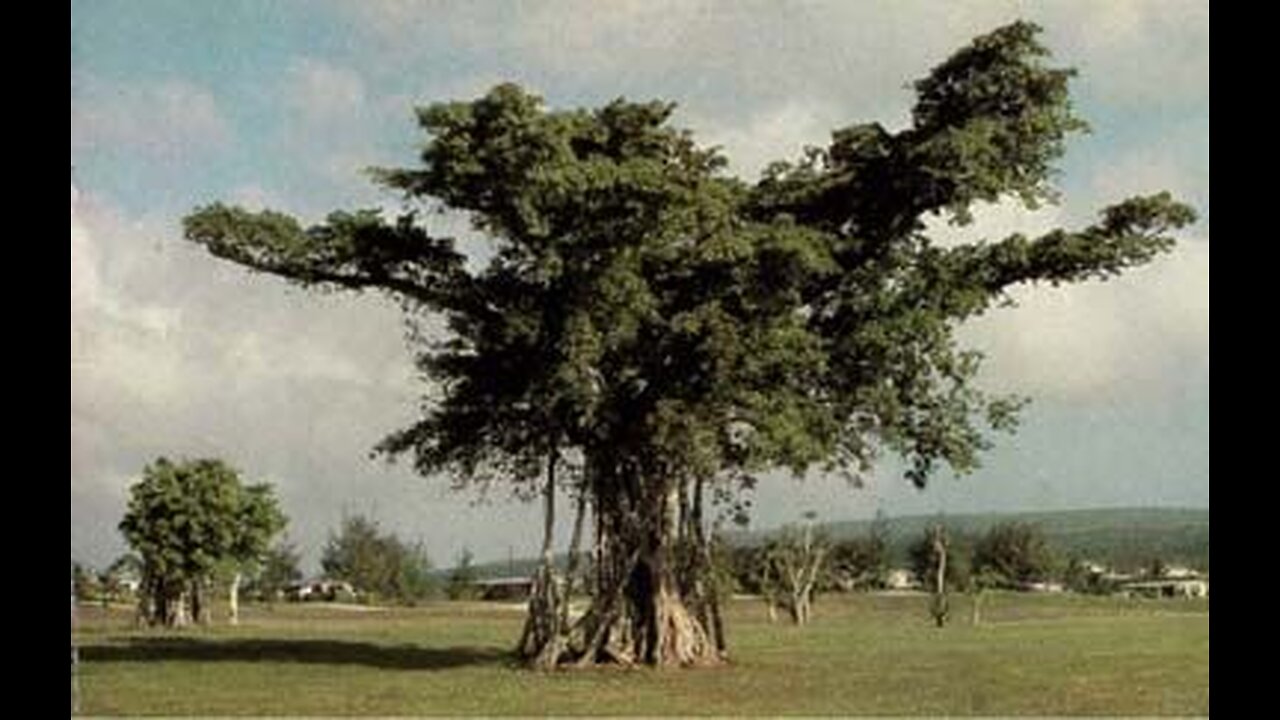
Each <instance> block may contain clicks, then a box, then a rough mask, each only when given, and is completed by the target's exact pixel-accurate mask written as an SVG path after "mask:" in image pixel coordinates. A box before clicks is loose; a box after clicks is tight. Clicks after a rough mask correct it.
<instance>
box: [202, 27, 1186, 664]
mask: <svg viewBox="0 0 1280 720" xmlns="http://www.w3.org/2000/svg"><path fill="white" fill-rule="evenodd" d="M1038 33H1039V28H1038V27H1036V26H1035V25H1033V24H1030V23H1026V22H1016V23H1012V24H1010V25H1007V26H1005V27H1001V28H998V29H996V30H995V31H993V32H991V33H989V34H987V35H984V36H982V37H979V38H977V39H975V40H974V41H973V42H972V43H971V44H970V45H968V46H967V47H965V48H962V49H960V50H959V51H957V52H956V53H955V54H953V55H952V56H951V57H950V58H949V59H947V60H946V61H945V62H943V63H942V64H940V65H939V66H938V67H937V68H935V69H934V70H933V71H932V72H931V73H929V74H928V75H927V76H926V77H924V78H921V79H919V80H918V81H916V82H915V83H914V84H913V87H914V89H915V92H916V104H915V106H914V108H913V111H912V122H911V124H910V126H908V127H906V128H903V129H902V130H899V131H897V132H891V131H889V130H887V129H885V128H884V127H883V126H881V125H880V124H877V123H862V124H854V125H850V126H848V127H845V128H841V129H837V130H836V131H834V132H833V133H832V139H831V142H830V143H829V144H828V145H827V146H826V147H820V148H812V149H810V150H808V151H807V152H806V153H805V155H804V157H802V158H800V159H798V160H797V161H795V162H778V163H774V164H773V165H771V166H770V167H769V169H768V170H767V171H766V172H765V173H764V175H763V177H761V178H759V179H758V180H756V181H746V180H743V179H739V178H734V177H729V176H728V175H727V174H726V173H725V172H724V168H725V167H726V164H727V163H726V160H725V158H724V157H722V156H721V155H720V154H719V152H718V150H717V149H715V148H707V147H702V146H699V145H698V143H697V142H695V140H694V138H693V136H692V134H691V133H690V132H689V131H687V130H684V129H681V128H678V127H674V126H673V125H672V124H671V118H672V116H673V112H674V108H675V106H674V105H673V104H671V103H668V102H662V101H654V102H631V101H627V100H625V99H618V100H615V101H613V102H610V103H608V104H607V105H604V106H603V107H599V108H594V109H573V110H550V109H547V108H546V107H545V106H544V104H543V102H542V99H541V98H539V97H538V96H536V95H534V94H532V93H529V92H527V91H525V90H524V89H522V88H520V87H518V86H515V85H512V84H502V85H498V86H497V87H494V88H493V89H492V90H490V91H489V92H488V93H486V94H485V95H484V96H483V97H480V98H477V99H475V100H472V101H464V102H447V103H436V104H432V105H429V106H427V107H424V108H420V109H419V110H418V124H419V126H420V127H421V129H422V130H423V131H424V133H425V135H426V138H425V142H424V144H423V146H422V150H421V152H420V155H419V162H418V163H417V164H416V165H415V166H412V167H406V168H385V169H379V170H377V171H375V173H374V175H375V178H376V179H377V181H378V182H379V183H381V184H382V185H384V186H385V187H387V188H388V189H390V190H392V191H395V192H398V193H401V194H402V195H403V196H404V198H405V199H406V200H407V201H410V202H415V203H420V204H421V205H423V206H425V207H427V208H430V209H433V210H441V211H445V212H452V213H457V214H461V215H465V216H466V217H468V218H469V219H470V221H471V223H472V225H473V226H474V227H475V228H476V229H477V230H479V231H480V232H482V233H483V234H485V235H486V236H488V237H489V238H490V239H491V240H492V241H493V242H492V247H493V249H494V253H493V255H492V257H491V258H490V259H489V261H488V262H487V264H484V265H483V266H482V267H471V266H469V265H468V263H467V258H466V257H465V256H464V255H463V254H462V253H460V252H459V251H458V250H457V248H456V246H455V243H454V241H453V239H451V238H447V237H439V236H436V235H433V234H432V233H431V232H429V230H428V229H427V227H426V223H425V222H423V219H422V218H420V217H419V216H418V214H417V213H416V212H407V213H404V214H401V215H399V216H397V217H394V218H384V217H383V216H382V215H381V213H380V212H378V211H373V210H356V211H338V212H334V213H332V214H330V215H329V217H328V218H327V220H326V221H325V222H324V223H321V224H319V225H316V226H313V227H304V226H303V225H302V224H300V223H299V222H297V221H296V220H294V219H293V218H291V217H288V216H286V215H283V214H280V213H278V212H274V211H263V212H258V213H254V212H248V211H245V210H243V209H240V208H233V207H227V206H224V205H221V204H217V203H215V204H212V205H209V206H206V207H203V208H198V209H197V210H196V211H195V212H193V213H192V214H191V215H190V216H188V217H187V218H186V219H185V221H184V232H185V235H186V237H187V239H188V240H190V241H192V242H194V243H197V244H199V245H201V246H204V247H205V248H207V249H208V250H209V251H210V252H211V253H213V254H214V255H217V256H219V257H223V258H226V259H228V260H231V261H233V262H237V263H239V264H241V265H244V266H246V267H249V268H251V269H254V270H257V271H261V272H266V273H271V274H274V275H279V276H282V277H284V278H286V279H288V280H291V281H293V282H295V283H298V284H301V285H303V286H307V287H322V288H339V289H352V290H363V289H375V290H379V291H383V292H386V293H388V294H390V295H392V296H394V297H396V298H397V299H399V300H400V301H401V302H402V303H403V305H404V307H405V310H406V314H407V316H408V318H409V321H410V323H412V324H415V329H416V330H417V331H418V333H417V336H416V337H417V339H418V340H419V341H420V342H418V343H417V344H416V348H417V350H418V355H417V365H418V368H419V369H420V371H421V374H422V376H423V377H424V379H425V380H426V382H427V384H428V386H429V390H428V391H427V393H426V397H425V398H424V401H423V403H422V407H423V416H422V417H421V418H420V419H419V420H418V421H417V422H416V423H414V424H413V425H412V426H410V427H408V428H404V429H401V430H399V431H397V432H394V433H392V434H391V435H390V436H388V437H387V438H385V439H384V440H383V441H382V442H381V443H380V444H379V445H378V448H377V449H378V451H379V452H381V453H383V454H385V455H387V456H389V457H400V456H409V457H411V458H412V460H413V463H414V467H415V469H416V470H418V471H419V472H420V473H422V474H423V475H432V474H436V473H448V474H449V475H450V476H451V477H453V478H455V482H456V484H457V485H458V486H461V487H477V488H479V489H481V490H482V491H483V490H484V489H487V488H488V487H490V485H491V484H493V483H494V482H495V481H499V482H502V483H503V484H506V485H508V486H510V487H512V488H513V489H514V491H515V492H516V493H517V494H519V495H522V496H525V497H529V496H533V495H535V494H536V492H537V490H538V485H539V482H540V479H541V477H542V475H541V471H542V469H543V468H546V467H550V466H552V465H553V464H554V462H553V461H556V460H558V459H562V458H564V459H566V462H565V463H562V464H563V465H566V466H567V465H573V466H575V467H573V468H569V467H566V468H565V469H566V470H570V471H571V472H573V471H578V472H580V473H581V474H580V478H581V482H582V490H583V492H586V493H588V494H589V500H590V502H591V505H592V509H593V512H594V514H595V516H596V517H597V519H598V523H597V525H598V527H600V528H601V529H605V530H607V532H605V533H601V534H599V535H598V536H597V538H596V542H597V543H598V544H600V543H614V544H616V545H617V546H616V547H609V548H605V547H599V548H597V549H598V550H600V551H601V552H600V555H601V556H608V557H610V558H614V559H615V560H616V561H617V562H619V563H622V562H625V560H626V558H630V557H632V556H635V557H636V558H637V562H640V563H642V564H643V565H645V566H646V568H647V572H649V573H651V574H652V573H666V572H671V571H672V570H671V569H672V568H675V567H677V566H678V561H677V560H678V559H677V558H675V557H673V556H672V555H673V554H674V553H675V552H676V551H675V550H674V548H676V547H677V544H676V543H674V542H670V541H669V540H670V538H659V542H658V543H657V546H656V547H658V548H660V554H662V555H664V557H654V556H653V552H652V550H653V549H654V547H655V546H654V545H653V541H652V539H653V538H654V537H655V534H657V535H659V536H660V535H661V534H662V533H664V532H672V531H673V530H672V529H673V528H675V527H677V523H676V522H673V521H671V518H668V517H665V516H664V513H667V512H668V510H669V508H671V507H673V506H672V504H671V503H669V499H670V498H671V497H672V496H673V492H678V489H679V488H680V487H681V486H682V484H684V483H687V482H688V481H690V480H693V479H698V480H700V481H706V482H707V483H708V484H709V486H710V487H711V491H712V492H713V493H719V494H724V495H734V494H736V493H737V492H738V491H739V490H741V489H742V488H745V487H750V486H752V484H753V483H754V477H755V476H756V475H757V474H759V473H761V472H763V471H766V470H770V469H775V468H785V469H788V470H791V471H792V472H793V473H795V474H797V475H801V474H803V473H804V472H806V471H808V470H810V469H815V468H818V469H823V470H828V471H839V472H841V473H845V474H849V475H851V476H854V477H855V479H856V478H857V477H859V476H860V475H861V474H863V473H865V472H867V471H868V470H869V469H870V468H871V467H872V466H873V464H874V463H875V461H876V460H877V459H878V458H879V456H880V455H881V454H882V453H884V452H886V451H887V452H891V453H894V454H897V455H898V456H900V457H901V458H902V459H903V460H904V461H905V464H906V468H907V470H906V476H907V478H908V479H909V480H910V481H911V482H913V483H914V484H915V485H916V486H919V487H923V486H924V485H925V484H926V483H927V481H928V479H929V478H930V477H931V476H932V475H933V474H934V473H935V471H937V469H938V468H939V467H941V466H944V465H945V466H948V467H950V468H951V469H953V470H954V471H956V472H957V473H964V472H969V471H972V470H973V469H974V468H976V467H977V466H978V460H979V454H980V453H981V452H982V451H983V450H984V449H986V448H987V447H989V444H990V440H989V439H988V431H992V430H995V431H1002V430H1011V429H1013V427H1014V426H1015V424H1016V417H1017V411H1018V409H1019V408H1020V407H1021V406H1022V404H1023V403H1024V400H1023V399H1021V398H1018V397H1002V396H993V395H989V394H987V393H986V392H983V391H982V390H981V389H980V388H978V387H977V386H976V378H977V376H978V372H979V369H980V365H981V360H982V358H981V354H980V353H978V352H976V351H973V350H969V349H965V348H963V347H961V346H960V344H959V342H958V340H957V338H956V330H957V328H958V327H959V326H960V325H961V324H962V323H963V322H965V321H966V320H970V319H972V318H974V317H975V316H978V315H980V314H982V313H984V312H986V311H987V310H988V309H989V308H991V307H992V306H993V305H998V304H1000V303H1001V302H1003V301H1006V300H1008V295H1007V293H1008V291H1009V289H1010V288H1012V287H1015V286H1017V285H1022V284H1030V283H1036V282H1049V283H1054V284H1056V283H1063V282H1076V281H1081V280H1087V279H1093V278H1106V277H1109V276H1112V275H1115V274H1117V273H1119V272H1122V271H1124V270H1125V269H1127V268H1130V267H1133V266H1135V265H1139V264H1142V263H1146V262H1148V261H1150V260H1151V259H1153V258H1154V257H1156V256H1157V255H1159V254H1160V253H1162V252H1166V251H1168V250H1169V248H1170V247H1171V246H1172V244H1173V242H1174V240H1173V238H1172V236H1171V235H1170V234H1169V233H1170V232H1171V231H1173V230H1176V229H1178V228H1181V227H1184V226H1185V225H1187V224H1188V223H1190V222H1192V221H1193V220H1194V219H1195V214H1194V212H1193V211H1192V210H1191V209H1190V208H1188V207H1187V206H1185V205H1183V204H1180V203H1178V202H1176V201H1175V200H1174V199H1173V198H1172V197H1171V196H1170V195H1169V194H1168V193H1157V194H1152V195H1149V196H1145V197H1135V198H1130V199H1127V200H1122V201H1121V202H1119V203H1117V204H1116V205H1113V206H1111V207H1108V208H1104V209H1103V210H1102V211H1101V212H1100V213H1099V219H1098V221H1097V222H1095V223H1094V224H1092V225H1088V226H1086V227H1083V228H1080V229H1074V230H1067V229H1056V230H1052V231H1050V232H1047V233H1045V234H1044V235H1041V236H1040V237H1034V238H1030V237H1026V236H1023V235H1019V234H1015V235H1012V236H1010V237H1007V238H1003V239H995V240H993V241H982V242H976V243H970V244H963V245H958V246H945V247H944V246H941V245H939V244H936V243H935V242H933V240H931V239H930V238H929V237H928V236H927V235H926V234H925V231H926V229H927V225H926V220H927V219H928V218H929V216H932V215H938V214H942V215H945V216H947V217H949V218H950V220H951V221H952V222H955V223H966V222H969V220H970V219H971V212H972V208H973V206H974V204H975V203H979V202H995V201H998V200H1001V199H1003V198H1006V197H1014V198H1018V199H1020V200H1021V201H1022V202H1023V203H1025V204H1026V205H1027V206H1029V207H1034V206H1036V205H1037V204H1038V203H1041V202H1044V201H1048V200H1052V199H1053V198H1054V197H1055V192H1054V189H1053V187H1052V185H1051V183H1050V181H1051V179H1052V176H1053V173H1054V168H1053V163H1054V162H1055V161H1056V160H1057V159H1058V158H1059V157H1060V156H1061V155H1062V153H1063V149H1064V143H1065V140H1066V138H1067V137H1068V136H1069V135H1071V134H1072V133H1075V132H1079V131H1082V130H1084V129H1085V124H1084V122H1083V121H1082V120H1080V119H1079V118H1077V117H1076V116H1075V114H1074V111H1073V109H1072V107H1071V104H1070V101H1069V97H1068V87H1067V86H1068V81H1069V79H1070V78H1071V76H1072V75H1073V74H1074V71H1072V70H1070V69H1066V68H1055V67H1052V66H1050V65H1049V64H1048V56H1049V53H1048V51H1047V49H1046V48H1044V47H1043V46H1042V45H1040V44H1039V42H1038V40H1037V37H1038ZM428 317H433V321H434V320H436V319H442V320H443V321H444V323H443V327H444V328H445V332H444V333H443V334H442V333H440V332H438V331H436V330H435V328H437V327H439V326H438V325H434V324H433V325H432V326H430V327H431V328H432V330H431V331H430V332H429V331H428V330H426V329H425V328H424V326H417V325H416V324H417V323H420V322H422V321H423V319H424V318H428ZM441 335H443V337H442V336H441ZM616 570H617V572H615V573H601V574H600V577H602V578H603V577H611V578H613V580H612V581H613V582H621V581H622V580H621V578H624V577H626V576H628V575H629V574H630V572H631V571H630V569H628V568H625V567H619V568H616ZM659 580H661V581H660V582H650V583H648V584H647V585H645V584H643V583H640V584H632V587H641V586H642V585H643V586H646V587H649V588H658V587H661V586H662V584H663V582H665V581H666V580H667V579H659ZM612 592H613V590H612V589H611V588H604V589H601V591H600V592H599V593H597V598H600V599H601V602H603V598H605V597H608V596H611V594H612ZM652 601H653V598H638V597H628V599H627V602H628V607H629V608H630V611H631V612H634V613H636V614H639V615H643V616H647V617H651V618H652V617H656V614H654V613H650V612H648V611H647V610H645V609H644V608H645V607H648V606H651V605H652ZM599 609H600V610H602V611H603V610H604V608H599ZM649 630H650V632H638V633H634V636H635V637H638V638H647V637H658V636H659V633H658V631H657V629H656V628H650V629H649ZM600 637H603V635H601V636H600ZM641 644H643V640H642V641H641ZM672 645H673V646H679V645H681V643H673V644H672ZM645 656H646V658H650V659H653V660H656V658H653V653H651V652H647V653H646V655H645ZM692 660H694V658H687V657H686V658H679V659H678V661H679V662H686V661H692Z"/></svg>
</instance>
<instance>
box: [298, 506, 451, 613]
mask: <svg viewBox="0 0 1280 720" xmlns="http://www.w3.org/2000/svg"><path fill="white" fill-rule="evenodd" d="M320 566H321V567H322V568H323V569H324V572H325V574H326V575H328V576H329V577H331V578H333V579H335V580H345V581H347V582H349V583H351V584H352V585H353V586H355V588H356V590H357V591H358V592H362V593H365V594H366V596H367V594H373V595H374V596H377V597H382V598H388V599H394V600H395V601H397V602H401V603H405V604H412V603H414V602H417V601H418V600H420V599H421V598H423V597H425V596H426V595H427V594H429V593H430V591H431V581H430V577H429V576H430V570H431V564H430V561H429V560H428V558H427V553H426V550H425V549H424V548H423V547H422V545H421V544H416V545H410V544H407V543H405V542H404V541H402V540H401V539H400V538H398V537H397V536H396V535H395V534H394V533H390V532H388V533H384V532H382V530H381V528H380V527H379V526H378V523H377V522H376V521H375V520H372V519H370V518H367V517H365V516H363V515H349V516H346V517H344V518H343V520H342V527H341V529H340V530H339V531H338V532H337V533H330V535H329V540H328V542H327V543H326V544H325V547H324V552H323V554H322V555H321V558H320Z"/></svg>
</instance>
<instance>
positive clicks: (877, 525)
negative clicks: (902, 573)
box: [827, 513, 889, 590]
mask: <svg viewBox="0 0 1280 720" xmlns="http://www.w3.org/2000/svg"><path fill="white" fill-rule="evenodd" d="M828 566H829V570H830V571H829V572H828V577H829V580H828V583H827V584H828V585H830V586H832V587H837V588H840V589H842V590H864V589H873V588H882V587H884V585H885V579H886V577H887V576H888V573H889V530H888V523H887V522H886V521H885V519H884V516H883V515H881V514H879V513H877V514H876V519H875V521H874V522H872V524H871V528H870V530H869V531H868V533H867V536H866V537H861V538H853V539H849V540H843V541H841V542H837V543H835V544H833V545H832V547H831V559H830V562H829V563H828Z"/></svg>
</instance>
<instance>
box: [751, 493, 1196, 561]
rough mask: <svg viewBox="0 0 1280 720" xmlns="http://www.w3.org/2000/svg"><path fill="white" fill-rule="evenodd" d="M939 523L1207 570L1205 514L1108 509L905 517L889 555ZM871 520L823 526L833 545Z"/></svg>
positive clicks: (903, 551)
mask: <svg viewBox="0 0 1280 720" xmlns="http://www.w3.org/2000/svg"><path fill="white" fill-rule="evenodd" d="M939 519H941V520H942V522H943V524H944V525H946V526H947V527H948V528H949V529H950V530H951V531H952V532H955V533H959V534H963V535H969V536H977V535H981V534H983V533H985V532H986V531H987V529H988V528H990V527H991V526H993V525H995V524H997V523H1002V522H1025V523H1032V524H1035V525H1038V526H1039V527H1040V529H1041V530H1042V531H1044V534H1045V538H1046V539H1047V540H1048V542H1049V544H1050V546H1051V547H1053V549H1054V550H1055V551H1057V552H1058V553H1059V554H1060V555H1061V556H1063V557H1064V558H1065V557H1071V556H1073V555H1074V556H1076V557H1079V558H1081V559H1085V560H1091V561H1094V562H1100V563H1103V564H1106V565H1109V566H1112V567H1116V568H1120V569H1137V568H1140V567H1145V566H1147V565H1149V564H1150V563H1151V561H1152V560H1153V559H1154V558H1160V559H1161V560H1162V561H1164V562H1165V563H1167V564H1178V565H1190V566H1193V567H1197V568H1201V569H1204V570H1208V568H1209V511H1208V510H1195V509H1189V508H1107V509H1096V510H1061V511H1053V512H1020V513H981V514H963V515H941V516H939V515H909V516H903V517H896V518H886V520H885V525H886V527H887V529H888V534H889V547H890V550H889V554H890V558H891V561H892V562H893V563H895V564H902V563H905V562H906V557H907V547H908V546H909V545H910V544H911V543H912V542H913V541H915V540H916V539H917V538H919V537H920V536H921V535H922V534H923V533H924V531H925V528H926V527H927V526H928V525H930V524H932V523H933V522H935V521H937V520H939ZM871 523H872V521H870V520H854V521H845V522H832V523H821V524H819V527H821V528H822V529H824V530H825V531H826V532H827V534H828V535H829V536H830V537H831V538H832V539H834V540H842V539H846V538H855V537H865V536H866V535H868V534H869V532H870V530H871ZM773 532H776V530H763V531H752V532H742V533H734V534H733V535H732V536H731V539H730V542H733V543H735V544H746V545H755V544H759V543H760V542H763V540H764V538H765V537H767V536H768V535H770V534H771V533H773Z"/></svg>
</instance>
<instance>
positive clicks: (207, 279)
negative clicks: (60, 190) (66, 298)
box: [71, 188, 418, 544]
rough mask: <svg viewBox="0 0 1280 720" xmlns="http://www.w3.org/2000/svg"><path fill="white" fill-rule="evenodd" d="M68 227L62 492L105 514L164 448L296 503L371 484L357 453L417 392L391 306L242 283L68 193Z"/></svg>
mask: <svg viewBox="0 0 1280 720" xmlns="http://www.w3.org/2000/svg"><path fill="white" fill-rule="evenodd" d="M71 227H72V238H71V250H72V265H71V277H72V282H71V284H72V288H71V296H72V312H71V336H72V354H71V385H72V403H71V433H72V484H73V489H74V488H80V489H79V490H78V491H77V492H79V493H80V494H81V495H82V496H83V497H86V498H97V500H94V502H99V501H100V500H101V499H102V498H108V499H109V498H115V500H113V501H111V502H106V501H101V502H100V503H99V504H100V505H101V506H102V507H103V508H104V510H103V512H109V511H110V508H111V507H116V506H118V505H119V504H120V502H122V501H121V500H120V498H122V497H123V495H124V493H125V486H126V484H127V481H128V480H129V478H132V477H135V476H136V475H137V473H138V472H139V471H140V470H141V468H142V466H143V465H145V464H146V463H147V462H150V461H151V460H153V459H154V458H155V457H156V456H157V455H160V454H167V455H171V456H184V455H185V456H207V455H216V456H221V457H225V458H226V459H228V460H229V461H231V462H232V463H233V464H235V465H237V466H240V467H241V468H243V469H244V470H245V471H246V472H249V473H250V474H252V475H255V476H256V475H260V474H263V473H268V472H274V473H275V474H276V475H278V476H282V477H288V478H290V479H291V480H290V483H291V488H290V491H291V492H293V493H294V495H293V497H294V498H295V499H298V500H304V499H305V500H309V499H313V496H312V495H310V494H308V492H307V490H306V488H307V487H310V486H309V485H303V486H299V485H298V483H308V482H314V483H317V484H319V486H320V487H322V488H323V487H326V485H325V483H334V485H333V486H332V487H331V489H330V490H325V491H323V492H321V495H324V493H326V492H327V493H329V494H330V496H332V495H337V494H339V488H340V487H341V484H342V483H343V482H350V481H351V480H352V479H355V478H359V477H362V476H369V475H377V474H378V472H377V469H376V466H372V465H370V464H369V463H368V462H367V460H366V459H365V458H366V455H367V453H368V451H369V449H370V448H371V447H372V445H373V444H374V443H375V442H376V441H377V440H378V439H379V438H380V436H381V435H382V434H385V433H386V432H389V431H391V430H393V429H395V428H396V427H398V426H399V425H400V424H401V423H403V422H405V419H406V418H405V415H406V413H407V412H409V411H410V410H411V409H412V408H413V398H414V397H415V395H416V393H417V391H418V388H417V386H416V383H415V382H414V380H413V377H412V364H411V363H410V362H409V357H408V353H407V352H406V349H405V348H404V346H403V343H402V339H401V338H402V336H401V324H400V314H399V311H398V310H397V309H396V308H395V307H393V306H391V305H390V304H389V303H385V302H380V301H378V300H377V299H376V298H372V297H369V298H352V297H347V296H343V297H340V298H339V297H335V298H329V297H327V296H313V295H310V294H303V293H301V292H299V291H295V290H290V289H286V287H285V286H284V285H283V283H281V282H279V281H273V280H269V279H266V278H255V277H250V276H249V275H248V273H247V272H246V271H244V270H242V269H240V268H236V267H232V266H229V265H228V264H226V263H223V262H221V261H217V260H214V259H213V258H211V257H208V256H207V255H205V254H204V253H202V252H201V251H199V250H198V249H196V248H194V247H193V246H189V244H188V243H184V242H182V241H180V240H178V237H177V236H178V232H179V231H178V229H177V227H176V223H168V222H159V221H157V220H155V219H149V218H142V219H130V218H127V217H126V216H125V215H123V214H121V213H119V212H116V211H114V210H112V209H111V208H110V207H109V206H107V205H105V204H104V203H103V202H101V201H100V200H98V199H96V198H94V197H93V196H89V195H87V194H85V193H77V192H76V190H75V188H73V190H72V207H71ZM303 388H305V390H303ZM325 502H327V501H320V504H321V505H324V503H325ZM99 520H101V518H99ZM86 521H87V520H86ZM94 522H97V525H100V526H102V527H104V528H106V527H108V525H109V523H108V524H103V522H98V521H94ZM104 522H105V521H104ZM76 532H77V531H76V530H75V529H74V528H73V542H75V541H76V540H75V537H74V535H75V533H76ZM95 532H96V531H95ZM104 532H105V531H104ZM94 542H95V544H97V540H95V541H94Z"/></svg>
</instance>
